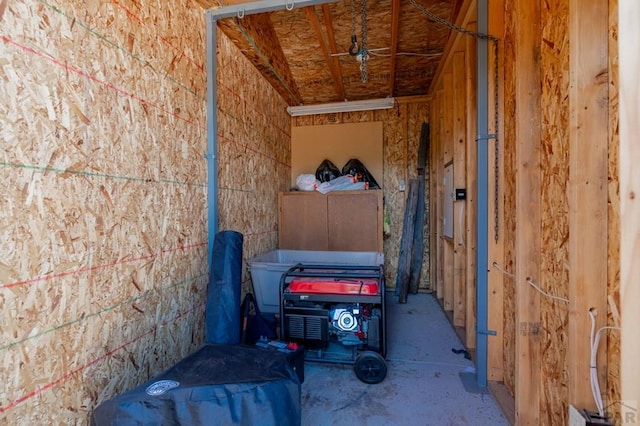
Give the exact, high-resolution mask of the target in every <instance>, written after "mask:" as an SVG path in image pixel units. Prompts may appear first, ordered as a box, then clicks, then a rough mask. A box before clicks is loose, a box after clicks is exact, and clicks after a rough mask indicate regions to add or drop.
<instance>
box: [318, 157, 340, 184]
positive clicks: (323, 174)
mask: <svg viewBox="0 0 640 426" xmlns="http://www.w3.org/2000/svg"><path fill="white" fill-rule="evenodd" d="M340 176H342V174H341V173H340V169H339V168H338V166H336V165H335V164H333V163H332V162H331V160H324V161H323V162H322V163H320V165H319V166H318V168H317V169H316V179H318V180H319V181H320V182H329V181H332V180H334V179H335V178H337V177H340Z"/></svg>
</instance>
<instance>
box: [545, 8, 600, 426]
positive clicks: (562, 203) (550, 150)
mask: <svg viewBox="0 0 640 426" xmlns="http://www.w3.org/2000/svg"><path fill="white" fill-rule="evenodd" d="M569 20H570V19H569V4H568V3H567V2H566V1H564V0H552V1H548V2H546V3H544V4H542V3H541V25H542V28H541V32H542V38H543V40H545V41H544V42H538V43H539V46H540V67H541V70H542V71H541V73H542V77H541V78H542V91H541V95H540V102H541V107H540V108H541V123H540V125H541V138H542V139H541V151H540V160H541V166H540V169H541V171H540V179H541V185H540V202H541V213H540V216H541V217H540V221H541V223H540V231H539V232H540V239H541V244H542V249H541V253H540V278H539V282H536V284H538V285H540V286H541V288H542V289H543V290H544V291H546V292H548V293H550V294H553V295H555V296H558V297H563V298H565V299H566V298H568V297H569V296H568V287H567V283H568V282H569V269H568V268H567V267H566V265H567V264H568V263H569V247H570V243H569V238H570V234H571V235H573V234H574V233H573V232H571V233H570V232H569V217H568V214H567V212H568V211H569V200H568V198H567V197H568V191H569V187H570V184H569V168H570V167H569V162H568V159H569V156H570V154H569V133H570V129H569V105H570V104H571V102H558V101H557V100H558V99H566V98H568V96H569V75H568V74H567V70H568V69H569V47H570V41H569V31H568V28H569ZM571 43H573V40H571ZM570 269H571V268H570ZM568 308H569V305H568V304H567V303H565V302H562V301H558V300H554V299H550V298H548V297H542V298H541V299H540V321H541V327H542V328H541V330H542V334H541V336H540V337H541V342H542V350H541V357H542V365H541V368H542V376H541V379H542V382H541V384H540V421H541V422H542V423H546V424H562V423H564V422H565V421H566V419H567V413H568V410H569V407H568V401H569V397H568V396H569V395H568V374H567V371H568V368H569V365H568V364H570V362H569V360H568V359H567V349H568V348H567V344H566V342H567V339H568V327H567V326H568V323H569V309H568ZM582 320H584V318H582ZM586 342H587V343H588V339H587V340H586ZM586 355H587V356H588V351H587V354H586ZM569 359H571V357H569Z"/></svg>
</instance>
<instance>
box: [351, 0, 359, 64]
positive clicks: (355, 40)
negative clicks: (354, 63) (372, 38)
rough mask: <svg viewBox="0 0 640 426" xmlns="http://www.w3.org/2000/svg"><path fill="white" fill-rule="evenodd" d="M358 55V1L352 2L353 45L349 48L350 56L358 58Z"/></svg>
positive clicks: (353, 0) (352, 0)
mask: <svg viewBox="0 0 640 426" xmlns="http://www.w3.org/2000/svg"><path fill="white" fill-rule="evenodd" d="M357 54H358V36H356V0H351V45H350V46H349V55H350V56H356V55H357Z"/></svg>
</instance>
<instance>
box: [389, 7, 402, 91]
mask: <svg viewBox="0 0 640 426" xmlns="http://www.w3.org/2000/svg"><path fill="white" fill-rule="evenodd" d="M399 28H400V0H392V2H391V52H390V53H391V63H390V65H389V96H391V97H393V93H394V92H395V88H396V54H397V53H398V38H399Z"/></svg>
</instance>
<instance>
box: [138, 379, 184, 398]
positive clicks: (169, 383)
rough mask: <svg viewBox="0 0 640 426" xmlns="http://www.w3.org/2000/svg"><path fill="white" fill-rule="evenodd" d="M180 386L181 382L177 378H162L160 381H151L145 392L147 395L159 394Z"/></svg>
mask: <svg viewBox="0 0 640 426" xmlns="http://www.w3.org/2000/svg"><path fill="white" fill-rule="evenodd" d="M178 386H180V382H176V381H175V380H160V381H159V382H155V383H151V384H150V385H149V387H148V388H147V389H146V390H145V392H146V393H147V395H151V396H158V395H162V394H163V393H165V392H166V391H168V390H171V389H173V388H177V387H178Z"/></svg>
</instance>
